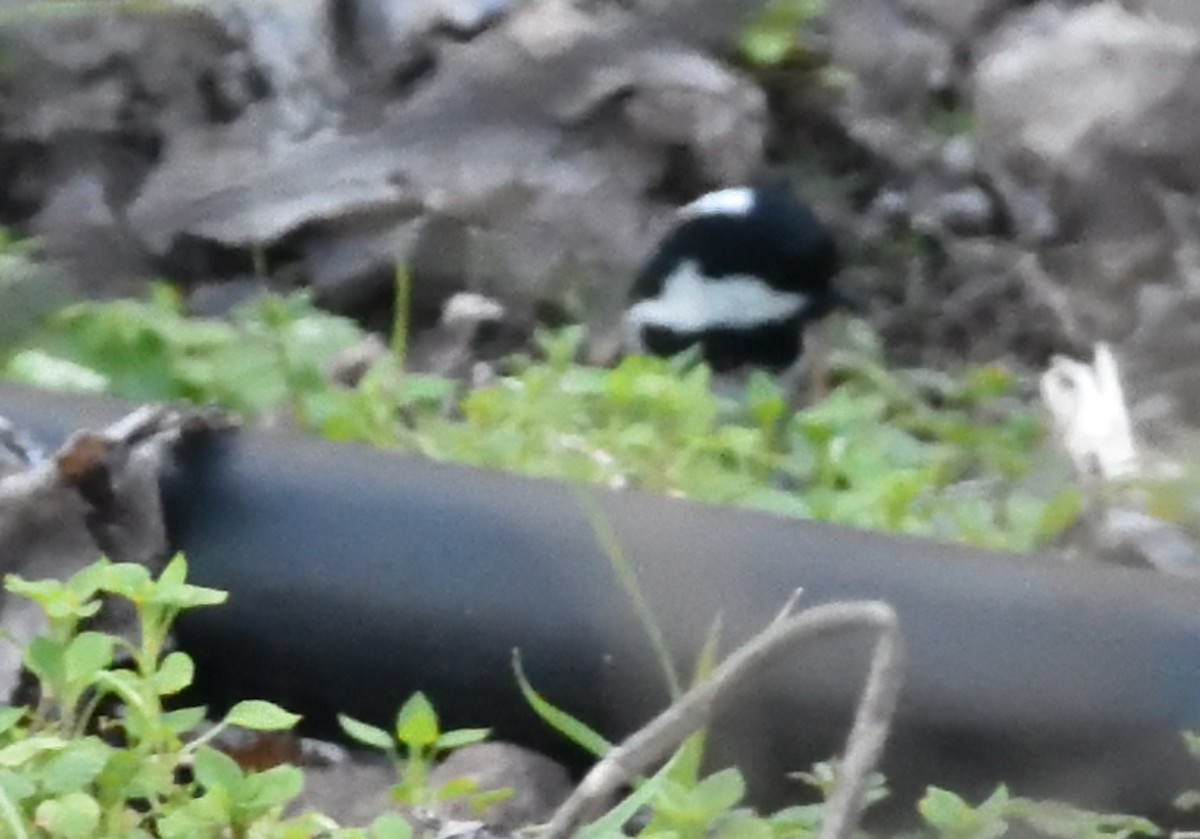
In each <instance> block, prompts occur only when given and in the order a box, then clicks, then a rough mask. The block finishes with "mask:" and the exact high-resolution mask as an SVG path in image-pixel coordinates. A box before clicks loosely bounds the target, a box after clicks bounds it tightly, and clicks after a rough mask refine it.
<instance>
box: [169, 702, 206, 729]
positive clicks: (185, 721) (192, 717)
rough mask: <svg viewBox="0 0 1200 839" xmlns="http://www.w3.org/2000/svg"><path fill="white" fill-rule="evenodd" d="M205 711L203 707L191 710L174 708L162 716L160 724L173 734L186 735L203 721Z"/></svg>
mask: <svg viewBox="0 0 1200 839" xmlns="http://www.w3.org/2000/svg"><path fill="white" fill-rule="evenodd" d="M206 712H207V709H206V708H205V707H204V706H203V705H196V706H193V707H191V708H176V709H175V710H173V711H167V712H165V713H164V714H163V715H162V724H163V725H164V726H166V727H167V729H168V730H170V731H171V732H172V733H173V734H176V735H180V734H187V733H188V732H189V731H192V730H193V729H195V728H196V726H198V725H200V723H201V722H203V721H204V717H205V714H206Z"/></svg>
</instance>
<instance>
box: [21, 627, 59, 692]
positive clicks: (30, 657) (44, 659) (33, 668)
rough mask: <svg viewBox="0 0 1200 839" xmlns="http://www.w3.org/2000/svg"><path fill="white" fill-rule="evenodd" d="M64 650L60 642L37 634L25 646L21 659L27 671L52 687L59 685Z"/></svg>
mask: <svg viewBox="0 0 1200 839" xmlns="http://www.w3.org/2000/svg"><path fill="white" fill-rule="evenodd" d="M65 654H66V650H65V648H64V646H63V644H62V643H60V642H58V641H55V640H52V639H50V638H46V637H45V636H38V637H37V638H34V639H33V640H32V641H30V642H29V645H28V646H27V647H25V653H24V656H23V660H24V662H25V666H26V667H27V668H28V669H29V672H31V673H33V675H35V676H37V677H38V680H39V681H41V682H42V683H43V684H45V685H47V686H49V687H51V688H53V687H55V686H61V685H62V682H63V676H64V672H65V662H64V661H63V658H64V656H65Z"/></svg>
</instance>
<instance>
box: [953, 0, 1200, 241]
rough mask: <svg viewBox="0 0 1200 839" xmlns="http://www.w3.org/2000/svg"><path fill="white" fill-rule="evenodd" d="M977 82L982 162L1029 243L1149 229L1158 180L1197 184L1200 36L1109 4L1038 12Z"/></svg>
mask: <svg viewBox="0 0 1200 839" xmlns="http://www.w3.org/2000/svg"><path fill="white" fill-rule="evenodd" d="M975 82H976V105H977V109H978V123H979V129H980V143H981V152H982V162H983V166H984V168H985V169H986V170H987V171H988V173H989V174H990V175H991V176H992V178H993V181H994V183H995V185H996V187H997V188H998V189H999V190H1000V192H1001V193H1002V195H1003V196H1004V199H1005V201H1006V203H1007V204H1008V208H1009V211H1010V213H1011V215H1012V218H1013V221H1014V224H1015V225H1016V228H1017V232H1018V233H1019V234H1020V235H1021V236H1022V237H1024V238H1025V239H1026V240H1027V241H1031V242H1036V241H1039V240H1045V239H1048V238H1051V239H1052V238H1057V237H1061V238H1067V237H1069V238H1071V239H1075V240H1079V239H1083V238H1088V239H1096V238H1105V239H1117V240H1120V239H1124V238H1129V237H1134V236H1138V235H1141V234H1145V233H1147V232H1149V231H1152V230H1155V229H1158V228H1160V227H1161V226H1162V224H1163V219H1162V214H1161V212H1160V209H1159V206H1158V202H1157V198H1156V196H1155V194H1154V192H1153V183H1154V182H1155V180H1156V179H1159V178H1161V179H1163V180H1166V181H1169V182H1172V183H1175V184H1179V185H1190V186H1191V187H1195V186H1198V185H1200V154H1198V153H1197V152H1200V135H1197V133H1196V131H1195V130H1194V126H1195V125H1197V124H1200V36H1198V35H1197V34H1196V33H1193V32H1190V31H1188V30H1186V29H1183V28H1180V27H1178V26H1174V25H1172V24H1169V23H1165V22H1162V21H1159V20H1155V19H1152V18H1149V17H1144V16H1139V15H1136V14H1134V13H1132V12H1128V11H1125V10H1124V9H1122V8H1120V7H1119V6H1117V5H1115V4H1109V3H1103V4H1094V5H1090V6H1085V7H1083V8H1080V9H1078V10H1075V11H1071V12H1063V13H1058V14H1052V15H1040V16H1037V17H1036V19H1034V18H1028V19H1025V20H1024V21H1023V22H1022V23H1021V24H1019V25H1017V24H1014V25H1013V26H1011V27H1010V28H1009V29H1008V30H1007V31H1006V32H1005V33H1004V35H1003V36H1001V37H998V38H997V39H996V41H995V42H994V43H993V45H992V48H991V52H990V53H989V54H988V55H986V57H984V58H983V60H982V61H981V62H980V64H979V67H978V71H977V73H976V79H975ZM1047 216H1049V217H1050V218H1052V219H1053V221H1050V220H1049V219H1048V218H1047Z"/></svg>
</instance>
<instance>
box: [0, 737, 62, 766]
mask: <svg viewBox="0 0 1200 839" xmlns="http://www.w3.org/2000/svg"><path fill="white" fill-rule="evenodd" d="M64 745H66V741H65V740H63V739H62V738H61V737H55V736H53V735H50V734H42V735H37V736H34V737H26V738H25V739H24V740H18V741H17V742H15V743H13V744H12V745H10V746H5V747H4V748H3V749H0V766H6V767H18V766H21V765H22V764H24V763H26V762H27V761H28V760H29V759H30V758H32V757H35V756H36V755H40V754H42V753H43V752H57V751H60V750H61V749H62V748H63V746H64Z"/></svg>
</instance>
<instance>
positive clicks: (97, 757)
mask: <svg viewBox="0 0 1200 839" xmlns="http://www.w3.org/2000/svg"><path fill="white" fill-rule="evenodd" d="M112 752H113V749H112V747H111V746H109V745H107V744H106V743H104V742H102V741H101V740H99V739H98V738H95V737H88V738H85V739H83V740H75V741H72V742H71V743H69V744H68V745H67V746H66V747H65V748H64V749H63V750H62V751H61V752H59V753H58V754H56V755H55V756H54V757H52V758H50V760H49V761H47V762H46V765H45V766H43V767H42V769H41V771H40V772H39V773H38V775H39V778H40V780H41V785H42V788H43V789H45V790H46V791H47V792H49V793H51V794H58V793H65V792H76V791H81V790H83V789H84V787H85V786H86V785H88V784H90V783H91V782H92V781H93V780H95V778H96V776H97V775H99V774H100V771H101V770H102V769H104V766H105V764H106V763H108V759H109V756H110V755H111V754H112Z"/></svg>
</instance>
